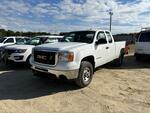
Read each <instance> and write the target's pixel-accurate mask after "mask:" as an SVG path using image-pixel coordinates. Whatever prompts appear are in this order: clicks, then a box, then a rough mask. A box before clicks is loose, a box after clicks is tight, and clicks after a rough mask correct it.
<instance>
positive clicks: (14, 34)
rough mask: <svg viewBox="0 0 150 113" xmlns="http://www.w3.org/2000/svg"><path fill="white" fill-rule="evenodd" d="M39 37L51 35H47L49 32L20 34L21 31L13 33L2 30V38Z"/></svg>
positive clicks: (0, 30)
mask: <svg viewBox="0 0 150 113" xmlns="http://www.w3.org/2000/svg"><path fill="white" fill-rule="evenodd" d="M37 35H51V33H47V32H20V31H12V30H5V29H0V37H4V36H27V37H33V36H37ZM55 35H56V34H55Z"/></svg>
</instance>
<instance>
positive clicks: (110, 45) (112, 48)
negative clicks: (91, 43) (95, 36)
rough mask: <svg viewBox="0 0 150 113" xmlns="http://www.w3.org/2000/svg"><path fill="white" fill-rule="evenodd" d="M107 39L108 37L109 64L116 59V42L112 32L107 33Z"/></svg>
mask: <svg viewBox="0 0 150 113" xmlns="http://www.w3.org/2000/svg"><path fill="white" fill-rule="evenodd" d="M105 33H106V37H107V40H108V44H107V47H108V50H107V52H108V62H109V61H112V60H113V59H114V57H115V44H114V40H113V37H112V35H111V33H110V32H108V31H106V32H105Z"/></svg>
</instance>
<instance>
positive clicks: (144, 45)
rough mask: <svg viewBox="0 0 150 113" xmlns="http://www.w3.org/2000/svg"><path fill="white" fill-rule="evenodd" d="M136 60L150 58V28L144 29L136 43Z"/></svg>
mask: <svg viewBox="0 0 150 113" xmlns="http://www.w3.org/2000/svg"><path fill="white" fill-rule="evenodd" d="M135 57H136V60H141V59H142V58H144V57H148V58H150V28H149V29H144V30H142V31H141V32H140V35H139V37H138V39H137V41H136V43H135Z"/></svg>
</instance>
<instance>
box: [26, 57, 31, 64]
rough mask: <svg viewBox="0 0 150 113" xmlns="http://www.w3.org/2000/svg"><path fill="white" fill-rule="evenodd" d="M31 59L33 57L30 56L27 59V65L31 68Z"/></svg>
mask: <svg viewBox="0 0 150 113" xmlns="http://www.w3.org/2000/svg"><path fill="white" fill-rule="evenodd" d="M30 58H31V55H30V56H28V58H27V60H26V64H27V65H28V66H29V67H31V64H30Z"/></svg>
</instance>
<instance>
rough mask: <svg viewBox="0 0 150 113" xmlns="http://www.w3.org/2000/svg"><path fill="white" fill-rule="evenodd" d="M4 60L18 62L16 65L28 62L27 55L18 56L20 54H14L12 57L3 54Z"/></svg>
mask: <svg viewBox="0 0 150 113" xmlns="http://www.w3.org/2000/svg"><path fill="white" fill-rule="evenodd" d="M2 59H3V60H8V61H13V62H16V63H22V62H26V58H25V55H24V54H18V53H13V54H11V55H8V54H3V55H2Z"/></svg>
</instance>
